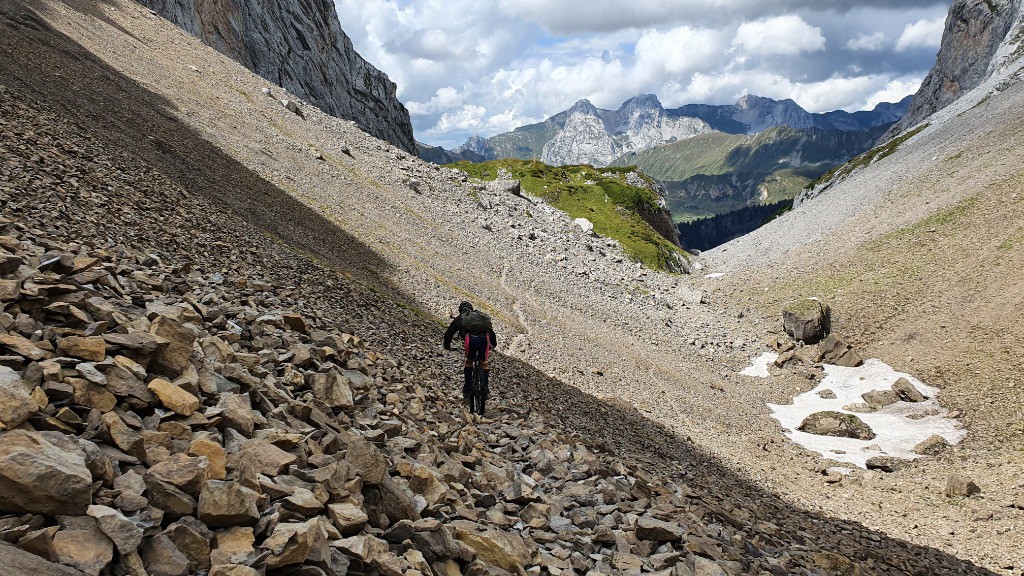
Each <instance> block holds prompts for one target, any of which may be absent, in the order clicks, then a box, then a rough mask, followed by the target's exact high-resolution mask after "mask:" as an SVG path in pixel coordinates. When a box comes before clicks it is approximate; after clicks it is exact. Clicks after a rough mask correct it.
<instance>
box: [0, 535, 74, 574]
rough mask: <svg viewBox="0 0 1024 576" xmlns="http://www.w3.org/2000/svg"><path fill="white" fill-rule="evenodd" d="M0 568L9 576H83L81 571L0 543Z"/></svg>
mask: <svg viewBox="0 0 1024 576" xmlns="http://www.w3.org/2000/svg"><path fill="white" fill-rule="evenodd" d="M0 566H2V567H3V570H4V574H10V575H11V576H83V575H84V573H83V572H82V571H81V570H77V569H75V568H72V567H70V566H61V565H60V564H54V563H53V562H48V561H46V560H44V559H43V558H40V557H39V556H36V555H35V554H31V553H29V552H26V551H24V550H19V549H17V548H15V547H14V546H10V545H8V544H6V543H3V542H0Z"/></svg>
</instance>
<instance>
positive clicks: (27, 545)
mask: <svg viewBox="0 0 1024 576" xmlns="http://www.w3.org/2000/svg"><path fill="white" fill-rule="evenodd" d="M0 53H2V54H3V55H4V56H3V58H0V303H2V307H3V311H2V312H0V424H2V426H3V431H2V432H0V434H2V436H0V487H2V488H0V494H2V496H0V540H2V542H0V557H2V560H0V562H2V564H0V565H2V566H4V568H5V569H6V572H4V573H5V574H6V573H9V574H12V575H21V574H25V575H29V574H33V575H35V574H55V575H56V574H61V575H63V574H68V575H77V574H90V575H99V574H118V575H122V574H132V575H139V574H149V575H153V576H155V575H174V576H179V575H193V574H197V575H198V574H203V573H205V574H207V575H208V576H214V575H247V576H249V575H253V574H260V575H270V576H274V575H285V574H294V575H321V574H326V575H344V574H368V575H376V574H385V575H388V576H391V575H402V576H416V575H418V574H424V575H429V574H435V575H444V576H455V575H466V576H469V575H477V574H494V575H502V574H533V575H541V574H552V575H562V574H595V575H596V574H608V575H620V574H621V575H627V574H628V575H633V574H642V573H660V574H664V575H666V576H668V575H672V576H683V575H690V574H694V575H698V576H703V575H721V574H728V575H735V574H776V575H783V574H921V575H925V574H992V573H997V574H1011V573H1012V574H1018V573H1020V572H1021V569H1022V568H1024V556H1022V552H1021V551H1022V550H1024V547H1022V544H1024V534H1022V533H1021V530H1020V526H1021V524H1022V523H1024V510H1021V507H1024V506H1022V504H1024V503H1021V502H1020V500H1019V498H1020V496H1021V486H1020V485H1019V483H1020V482H1021V480H1020V474H1019V471H1020V469H1021V468H1020V467H1019V466H1018V464H1019V463H1020V456H1019V452H1017V453H1016V454H1018V455H1017V456H1016V460H1014V454H1015V452H1014V448H1013V447H1012V443H1011V442H1009V441H1005V440H1000V439H999V438H998V437H997V435H995V434H990V433H988V432H985V431H987V430H990V429H989V428H985V426H984V425H981V424H979V423H977V422H976V421H974V420H972V418H975V417H977V415H990V414H994V415H999V416H1000V417H1003V416H1004V415H1005V412H1004V411H1002V410H998V411H989V412H985V411H981V410H980V409H978V408H977V407H976V405H977V403H976V402H974V401H971V400H970V399H969V398H968V397H967V396H966V395H955V396H953V401H954V404H955V407H956V409H958V410H961V411H962V412H964V414H965V415H966V416H965V418H964V420H965V422H966V423H967V425H968V430H969V432H973V431H974V430H975V428H974V427H975V426H978V429H980V430H982V431H983V433H982V434H981V435H979V436H978V437H974V436H972V435H970V434H969V435H968V440H966V441H965V443H964V444H963V445H961V446H959V447H956V448H951V449H949V450H948V451H946V452H944V453H943V454H941V455H940V456H938V457H932V458H925V459H921V460H915V461H913V462H908V463H907V464H906V465H905V466H903V467H900V468H898V469H896V470H895V471H894V472H892V473H884V472H881V471H866V470H856V471H853V472H852V473H850V474H849V475H847V476H842V477H838V478H837V477H836V475H834V474H826V473H825V471H826V470H827V469H828V468H830V467H832V466H833V465H834V464H835V463H832V462H829V461H824V460H822V459H820V458H819V457H818V456H817V455H816V454H812V453H810V452H807V451H805V450H803V449H801V448H799V447H797V446H795V445H793V444H792V443H790V442H789V441H788V440H787V439H786V438H785V437H784V436H783V435H782V433H781V430H780V429H779V427H778V424H777V423H776V422H775V421H774V420H772V419H771V418H770V417H769V415H768V409H767V407H766V406H765V402H766V401H771V402H776V403H784V402H786V401H788V400H789V399H791V397H792V396H793V395H794V394H795V393H799V392H803V391H806V390H808V389H809V388H810V387H811V386H813V383H812V382H811V381H810V380H809V378H808V377H809V376H810V377H812V378H813V377H814V375H815V373H816V370H817V369H818V366H815V363H814V361H813V359H812V360H811V361H809V363H808V364H807V365H801V364H800V363H799V362H794V363H792V364H787V365H786V366H784V367H782V368H779V369H777V370H775V376H774V377H773V378H770V379H753V378H748V377H745V376H740V375H739V374H738V373H739V371H740V370H741V369H743V368H744V367H746V366H747V365H748V364H749V363H750V360H751V358H753V357H754V356H756V355H758V354H760V353H761V352H763V351H765V350H767V348H766V346H765V344H764V342H765V341H767V340H770V339H772V340H778V339H780V338H781V339H783V340H785V338H784V337H782V335H781V329H780V328H781V326H780V319H779V312H778V307H777V305H776V304H777V303H778V302H776V301H785V300H789V299H792V298H797V297H802V296H805V295H807V294H804V293H803V291H802V290H799V289H797V288H795V287H788V288H786V289H787V290H788V291H789V293H788V294H787V293H781V292H776V291H775V290H781V289H783V288H785V286H783V285H782V284H780V283H779V282H778V281H777V279H776V277H775V276H773V275H771V274H768V273H766V272H764V271H759V272H757V273H756V274H757V275H756V276H748V277H743V278H745V280H744V282H742V283H741V282H740V281H739V278H741V275H740V274H741V273H740V272H730V275H729V276H726V277H725V278H703V277H702V276H703V274H704V273H706V272H709V271H716V270H717V269H719V268H720V269H723V270H726V269H728V267H727V266H725V265H721V264H718V263H716V262H717V260H711V261H710V264H711V265H714V266H715V270H708V269H707V268H704V267H705V266H707V265H708V263H703V264H702V263H701V262H700V261H697V260H694V261H693V262H692V263H691V266H692V267H693V271H694V273H693V274H691V275H689V276H675V275H665V274H661V273H656V272H652V271H650V270H646V269H643V268H640V267H638V266H637V265H636V264H634V263H631V262H629V261H628V259H626V258H624V257H623V254H622V252H621V250H620V249H619V247H618V246H617V244H616V243H615V242H610V241H608V240H607V239H603V238H599V237H594V236H590V235H585V234H583V233H582V232H581V231H580V230H579V229H578V228H576V227H574V226H573V224H572V223H571V221H570V220H569V219H568V218H566V217H565V215H564V214H562V213H560V212H558V211H557V210H554V209H553V208H551V207H550V206H547V205H546V204H544V203H543V202H540V201H538V200H535V199H530V198H524V197H520V196H515V195H512V194H508V193H505V192H504V191H503V189H502V188H501V187H500V186H492V187H487V186H486V185H483V184H479V183H474V182H471V181H469V180H468V178H466V176H465V175H464V174H461V173H459V172H457V171H453V170H444V169H439V168H437V167H435V166H431V165H428V164H425V163H422V162H420V161H418V160H416V159H415V158H414V157H411V156H410V155H409V154H407V153H405V152H403V151H401V150H398V149H396V148H394V147H392V146H390V145H388V144H385V143H383V142H381V141H378V140H376V139H374V138H372V137H370V136H367V135H366V134H364V133H363V132H361V131H359V130H358V129H357V128H356V127H355V126H354V125H353V124H352V123H350V122H347V121H342V120H338V119H336V118H333V117H330V116H326V115H324V114H322V113H321V112H320V111H318V110H317V109H315V108H313V107H312V106H309V105H308V104H306V103H304V102H302V101H301V100H297V99H295V98H294V96H293V95H289V94H287V93H286V92H284V91H283V90H282V89H281V88H280V87H278V86H275V85H273V84H270V83H269V82H267V81H266V80H264V79H262V78H259V77H257V76H255V75H253V74H252V73H250V72H248V71H247V70H245V69H244V68H242V67H240V66H239V65H237V64H236V63H234V62H232V61H230V60H228V59H226V58H225V57H224V56H222V55H220V54H218V53H216V52H215V51H213V50H212V49H209V48H207V47H205V46H203V45H202V44H201V43H199V42H198V41H197V40H195V39H193V38H191V37H189V36H187V35H185V34H183V33H182V32H181V31H180V30H178V29H177V28H176V27H174V26H173V25H171V24H170V23H168V22H166V21H164V20H161V19H160V18H158V17H156V16H155V15H154V14H153V13H151V12H150V11H149V10H147V9H145V8H143V7H141V6H139V5H137V4H134V3H131V2H122V1H120V0H105V1H101V2H78V1H75V2H53V1H49V0H34V1H30V2H12V3H4V4H3V5H0ZM284 99H288V100H292V101H296V102H298V105H299V106H300V108H299V111H300V112H301V115H299V114H296V113H295V112H293V111H291V110H289V109H288V108H286V107H285V106H283V105H282V103H281V100H284ZM993 100H994V101H997V102H1000V101H1002V100H999V98H994V99H993ZM1005 108H1006V109H1012V106H1010V105H1006V107H1005ZM999 109H1000V110H1001V109H1002V108H999ZM1004 126H1005V125H1004ZM1013 137H1014V136H1012V135H1005V134H1004V138H1010V139H1011V140H1010V143H1012V138H1013ZM1010 143H1008V144H1007V146H1010ZM1007 170H1008V169H1007ZM1019 206H1020V204H1014V203H1006V206H1005V207H1004V208H1005V210H1007V211H1008V212H1006V214H1005V215H1006V216H1007V217H1009V218H1015V217H1017V214H1016V212H1013V210H1017V209H1019ZM1011 221H1013V220H1011ZM1019 221H1020V220H1017V222H1019ZM924 234H927V232H924ZM1000 242H1002V240H1001V241H1000ZM950 248H951V247H950ZM1008 254H1010V255H1011V256H1012V257H1019V254H1020V251H1019V249H1017V251H1013V250H1010V251H1009V252H1008ZM1012 278H1013V275H1012V273H1011V274H1010V276H1009V278H1007V279H1006V282H1010V280H1012ZM768 286H771V287H772V291H769V292H768V294H769V297H765V296H764V293H763V288H765V287H768ZM755 297H756V298H755ZM1016 298H1017V299H1018V300H1019V295H1017V296H1016ZM462 299H470V300H472V301H474V302H476V303H478V304H479V305H480V306H481V307H482V308H484V309H485V310H486V311H488V312H489V313H490V314H491V315H492V317H493V318H494V319H495V320H496V323H497V328H498V333H499V338H500V342H499V349H498V352H499V354H498V357H497V358H496V359H495V369H494V372H493V376H492V382H493V384H492V390H493V393H494V394H493V397H492V399H491V401H490V403H489V410H488V414H487V416H486V417H485V418H476V417H472V416H470V415H468V414H467V413H466V412H465V410H464V409H463V406H462V401H461V398H460V397H459V395H460V383H459V382H458V378H459V376H460V364H461V362H460V358H459V356H458V354H456V353H451V352H447V353H446V352H443V351H442V350H441V348H440V337H441V334H442V332H443V330H444V325H445V322H446V319H447V315H448V311H449V310H450V309H451V308H453V307H454V306H455V305H457V303H458V302H459V301H460V300H462ZM1018 305H1019V302H1017V301H1011V302H1010V303H1009V304H1008V305H1007V306H1008V309H1009V310H1010V311H1012V310H1016V309H1017V308H1015V306H1018ZM848 310H849V311H851V312H848ZM852 311H857V312H864V313H865V314H866V315H865V316H863V317H864V318H871V319H873V320H875V321H877V322H879V323H881V324H882V325H883V326H885V324H884V318H881V317H878V316H871V315H870V314H868V312H869V311H864V310H862V309H861V308H858V307H857V306H856V305H855V303H854V302H849V301H846V300H843V299H842V298H839V303H838V305H837V306H836V319H835V320H836V321H835V328H836V329H837V330H841V331H844V333H845V334H846V335H847V336H848V338H849V339H850V340H851V341H852V342H854V343H855V344H857V345H859V346H862V347H865V348H866V349H867V350H869V351H870V352H871V353H873V354H878V355H880V356H881V357H883V358H885V357H887V356H888V357H889V358H888V359H889V360H892V361H893V362H895V360H894V359H893V358H895V357H894V356H893V354H900V356H899V357H900V358H902V357H909V356H917V357H918V358H921V357H923V356H922V355H921V353H920V351H919V348H915V347H914V346H913V344H912V342H910V341H908V342H909V343H908V342H903V343H901V344H900V345H899V347H885V346H874V345H870V346H869V344H870V342H867V341H865V340H864V339H863V338H862V336H861V334H863V332H861V331H860V330H861V328H862V326H861V325H860V324H859V322H860V320H858V319H857V318H861V317H857V318H851V317H849V316H847V315H848V314H852V313H853V312H852ZM879 314H880V313H879ZM922 326H923V324H922ZM920 338H921V341H928V338H927V337H924V336H921V337H920ZM964 342H965V343H961V346H962V347H963V349H965V350H966V351H967V352H970V351H971V350H982V351H983V350H986V348H983V347H977V346H974V347H973V348H972V347H971V346H968V344H967V343H966V342H967V341H966V340H965V341H964ZM986 342H988V341H987V340H986ZM929 343H930V342H929ZM896 359H898V358H896ZM986 366H988V365H987V364H986V365H979V366H978V372H979V375H978V376H977V377H976V378H972V379H977V380H986V381H987V379H989V378H992V376H993V375H994V373H989V372H984V373H982V370H986V369H988V368H986ZM902 368H906V369H908V370H914V369H915V368H916V367H914V366H909V367H908V366H903V367H902ZM926 375H932V374H931V373H928V374H921V376H922V377H924V376H926ZM958 382H959V380H954V381H951V383H950V386H951V388H952V389H954V390H958V389H960V388H958V387H957V383H958ZM994 385H995V384H993V386H994ZM1013 398H1014V396H1013V395H1012V394H1009V393H1008V394H1007V395H1006V401H1012V399H1013ZM1003 422H1007V420H1005V419H1004V420H1003ZM1007 426H1012V424H1008V425H1007ZM1007 429H1009V428H1007ZM954 472H956V473H963V474H968V475H970V476H971V477H972V478H973V479H974V481H975V482H976V484H977V485H978V486H980V488H981V493H980V494H974V495H972V496H970V497H965V496H954V497H948V496H946V495H945V494H944V493H943V492H944V489H945V487H946V482H947V478H949V476H950V475H951V474H953V473H954Z"/></svg>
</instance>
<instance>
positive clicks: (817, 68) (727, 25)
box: [335, 0, 950, 148]
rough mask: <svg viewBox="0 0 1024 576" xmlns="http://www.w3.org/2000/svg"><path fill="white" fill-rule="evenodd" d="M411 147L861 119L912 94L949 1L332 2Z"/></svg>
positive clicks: (937, 38) (932, 51) (931, 54)
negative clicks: (649, 98) (549, 123)
mask: <svg viewBox="0 0 1024 576" xmlns="http://www.w3.org/2000/svg"><path fill="white" fill-rule="evenodd" d="M335 1H336V4H337V7H338V15H339V17H340V19H341V25H342V28H343V29H344V30H345V32H346V33H348V34H349V36H351V37H352V41H353V43H354V44H355V47H356V49H357V50H358V51H359V52H360V54H362V55H363V57H364V58H366V59H367V60H369V61H370V62H371V63H372V64H374V65H375V66H376V67H377V68H380V69H381V70H383V71H384V72H386V73H387V74H388V76H390V78H391V80H392V81H394V82H395V83H396V84H397V85H398V97H399V99H401V100H402V102H404V103H405V105H406V107H407V108H408V109H409V113H410V115H411V117H412V122H413V128H414V129H415V133H416V139H417V140H419V141H420V142H425V143H428V144H433V145H442V146H445V147H446V148H454V147H455V146H458V145H459V144H462V143H463V142H464V141H465V140H466V138H467V137H469V136H471V135H474V134H477V135H481V136H485V137H486V136H493V135H494V134H498V133H501V132H507V131H509V130H512V129H513V128H515V127H517V126H522V125H524V124H530V123H533V122H539V121H541V120H543V119H545V118H548V117H550V116H552V115H554V114H557V113H558V112H561V111H562V110H565V109H567V108H569V107H570V106H572V104H573V103H575V102H576V101H578V100H580V99H582V98H587V99H589V100H590V101H591V102H593V103H594V104H595V105H596V106H598V107H601V108H608V109H616V108H618V107H619V105H621V104H622V102H623V101H625V100H627V99H628V98H631V97H633V96H636V95H639V94H656V95H657V96H658V98H659V99H660V100H661V102H662V104H664V105H665V107H666V108H673V107H677V106H681V105H683V104H689V103H709V104H731V103H734V102H735V101H736V100H737V99H738V98H739V97H740V96H742V95H744V94H748V93H749V94H757V95H759V96H768V97H771V98H776V99H782V98H792V99H793V100H795V101H796V102H797V103H798V104H800V105H801V106H803V107H804V108H806V109H807V110H810V111H812V112H824V111H829V110H837V109H844V110H848V111H855V110H863V109H868V108H872V107H874V105H875V104H877V103H878V102H883V101H897V100H899V99H901V98H903V97H904V96H906V95H908V94H911V93H913V92H914V91H916V90H917V87H918V86H919V85H920V83H921V80H922V79H924V76H925V75H926V74H927V72H928V70H929V69H930V68H931V66H932V64H934V62H935V54H936V52H937V51H938V47H939V41H940V39H941V37H942V28H943V24H944V21H945V17H946V12H947V10H948V9H949V4H950V2H949V0H946V1H940V2H936V1H935V0H900V1H893V0H774V1H771V2H766V1H758V0H628V1H623V0H585V1H581V0H335Z"/></svg>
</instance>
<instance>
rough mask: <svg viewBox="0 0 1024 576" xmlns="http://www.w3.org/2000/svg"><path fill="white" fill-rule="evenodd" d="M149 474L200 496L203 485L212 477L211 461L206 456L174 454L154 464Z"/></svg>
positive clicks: (191, 494)
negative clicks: (196, 456) (195, 456)
mask: <svg viewBox="0 0 1024 576" xmlns="http://www.w3.org/2000/svg"><path fill="white" fill-rule="evenodd" d="M147 474H151V475H153V476H156V477H157V478H159V479H160V480H163V481H164V482H170V483H171V484H173V485H174V486H177V487H178V488H180V489H181V490H182V491H184V492H185V493H186V494H188V495H190V496H198V495H199V492H200V491H201V490H202V489H203V485H204V484H205V483H206V481H207V480H209V479H210V461H209V460H207V459H206V457H205V456H200V457H198V458H194V457H191V456H186V455H185V454H172V455H171V456H170V457H169V458H167V459H166V460H164V461H163V462H160V463H159V464H156V465H154V466H152V467H151V468H150V469H149V470H148V471H147Z"/></svg>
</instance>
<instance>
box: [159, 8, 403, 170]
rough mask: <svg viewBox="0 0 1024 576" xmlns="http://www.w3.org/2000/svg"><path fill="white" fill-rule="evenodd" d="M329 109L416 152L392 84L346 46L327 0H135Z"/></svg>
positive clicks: (303, 96)
mask: <svg viewBox="0 0 1024 576" xmlns="http://www.w3.org/2000/svg"><path fill="white" fill-rule="evenodd" d="M140 2H141V3H142V4H144V5H146V6H148V7H149V8H151V9H153V10H154V11H156V12H157V13H159V14H160V15H161V16H163V17H164V18H167V19H168V20H170V21H171V22H173V23H175V24H176V25H178V26H179V27H181V28H182V29H184V30H186V31H187V32H188V33H190V34H192V35H193V36H196V37H197V38H200V39H201V40H202V41H203V42H204V43H206V44H208V45H209V46H212V47H213V48H215V49H217V50H218V51H219V52H221V53H223V54H225V55H227V56H230V57H231V58H233V59H235V60H237V61H238V62H240V63H241V64H243V65H244V66H246V67H247V68H249V69H250V70H252V71H253V72H255V73H256V74H259V75H260V76H262V77H264V78H266V79H267V80H269V81H271V82H274V83H276V84H278V85H280V86H282V87H284V88H285V89H287V90H288V91H290V92H292V93H293V94H295V95H297V96H299V97H301V98H303V99H305V100H307V101H309V102H310V103H312V104H313V105H315V106H317V107H319V108H320V109H322V110H323V111H325V112H327V113H328V114H331V115H334V116H337V117H339V118H345V119H349V120H353V121H355V122H356V123H357V124H358V125H359V126H360V127H361V128H362V129H363V130H365V131H366V132H368V133H370V134H372V135H374V136H376V137H378V138H381V139H382V140H386V141H388V142H391V143H392V144H394V145H395V146H398V147H399V148H402V149H403V150H406V151H407V152H410V153H414V154H415V153H416V145H415V143H414V141H413V135H412V124H411V122H410V121H409V112H408V111H407V110H406V109H405V106H403V105H402V103H401V102H399V101H398V99H397V98H396V96H395V84H394V83H393V82H391V81H390V80H389V79H388V77H387V75H386V74H384V73H383V72H381V71H380V70H377V69H376V68H374V67H373V66H372V65H371V64H370V63H368V62H367V61H366V60H364V59H363V57H362V56H360V55H359V54H358V53H357V52H356V51H355V49H354V48H353V47H352V41H351V40H350V39H349V37H348V36H347V35H346V34H345V32H344V31H343V30H342V29H341V23H340V22H339V20H338V14H337V11H336V9H335V7H334V3H333V2H331V1H330V0H303V1H299V0H261V1H259V2H243V1H242V0H140Z"/></svg>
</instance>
